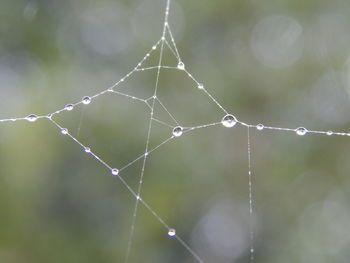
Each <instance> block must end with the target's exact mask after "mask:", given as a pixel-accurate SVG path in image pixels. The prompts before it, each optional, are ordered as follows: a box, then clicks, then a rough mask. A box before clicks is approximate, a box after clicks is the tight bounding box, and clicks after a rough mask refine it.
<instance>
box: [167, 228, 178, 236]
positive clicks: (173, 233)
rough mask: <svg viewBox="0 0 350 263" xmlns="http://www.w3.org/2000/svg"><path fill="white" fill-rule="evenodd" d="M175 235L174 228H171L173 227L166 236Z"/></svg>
mask: <svg viewBox="0 0 350 263" xmlns="http://www.w3.org/2000/svg"><path fill="white" fill-rule="evenodd" d="M175 235H176V230H175V229H173V228H171V229H169V231H168V236H169V237H174V236H175Z"/></svg>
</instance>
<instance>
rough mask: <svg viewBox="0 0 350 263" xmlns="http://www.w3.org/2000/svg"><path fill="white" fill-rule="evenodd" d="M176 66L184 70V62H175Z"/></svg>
mask: <svg viewBox="0 0 350 263" xmlns="http://www.w3.org/2000/svg"><path fill="white" fill-rule="evenodd" d="M177 68H178V69H180V70H185V64H184V63H183V62H182V61H180V62H179V63H178V64H177Z"/></svg>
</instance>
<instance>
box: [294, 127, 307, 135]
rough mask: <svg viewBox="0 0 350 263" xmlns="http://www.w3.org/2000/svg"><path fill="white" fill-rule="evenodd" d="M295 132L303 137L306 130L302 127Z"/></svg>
mask: <svg viewBox="0 0 350 263" xmlns="http://www.w3.org/2000/svg"><path fill="white" fill-rule="evenodd" d="M295 132H296V133H297V134H298V135H300V136H303V135H305V134H306V133H307V129H305V128H304V127H299V128H297V129H296V130H295Z"/></svg>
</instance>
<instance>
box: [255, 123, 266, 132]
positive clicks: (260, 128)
mask: <svg viewBox="0 0 350 263" xmlns="http://www.w3.org/2000/svg"><path fill="white" fill-rule="evenodd" d="M256 128H257V129H258V130H259V131H262V130H263V129H264V128H265V127H264V125H262V124H261V123H260V124H258V125H256Z"/></svg>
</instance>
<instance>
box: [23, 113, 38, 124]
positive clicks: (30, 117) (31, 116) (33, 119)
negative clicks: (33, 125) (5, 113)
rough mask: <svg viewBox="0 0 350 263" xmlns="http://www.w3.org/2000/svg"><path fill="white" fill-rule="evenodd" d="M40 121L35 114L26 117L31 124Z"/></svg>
mask: <svg viewBox="0 0 350 263" xmlns="http://www.w3.org/2000/svg"><path fill="white" fill-rule="evenodd" d="M37 119H38V116H36V115H35V114H30V115H28V116H27V117H26V120H27V121H30V122H34V121H36V120H37Z"/></svg>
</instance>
